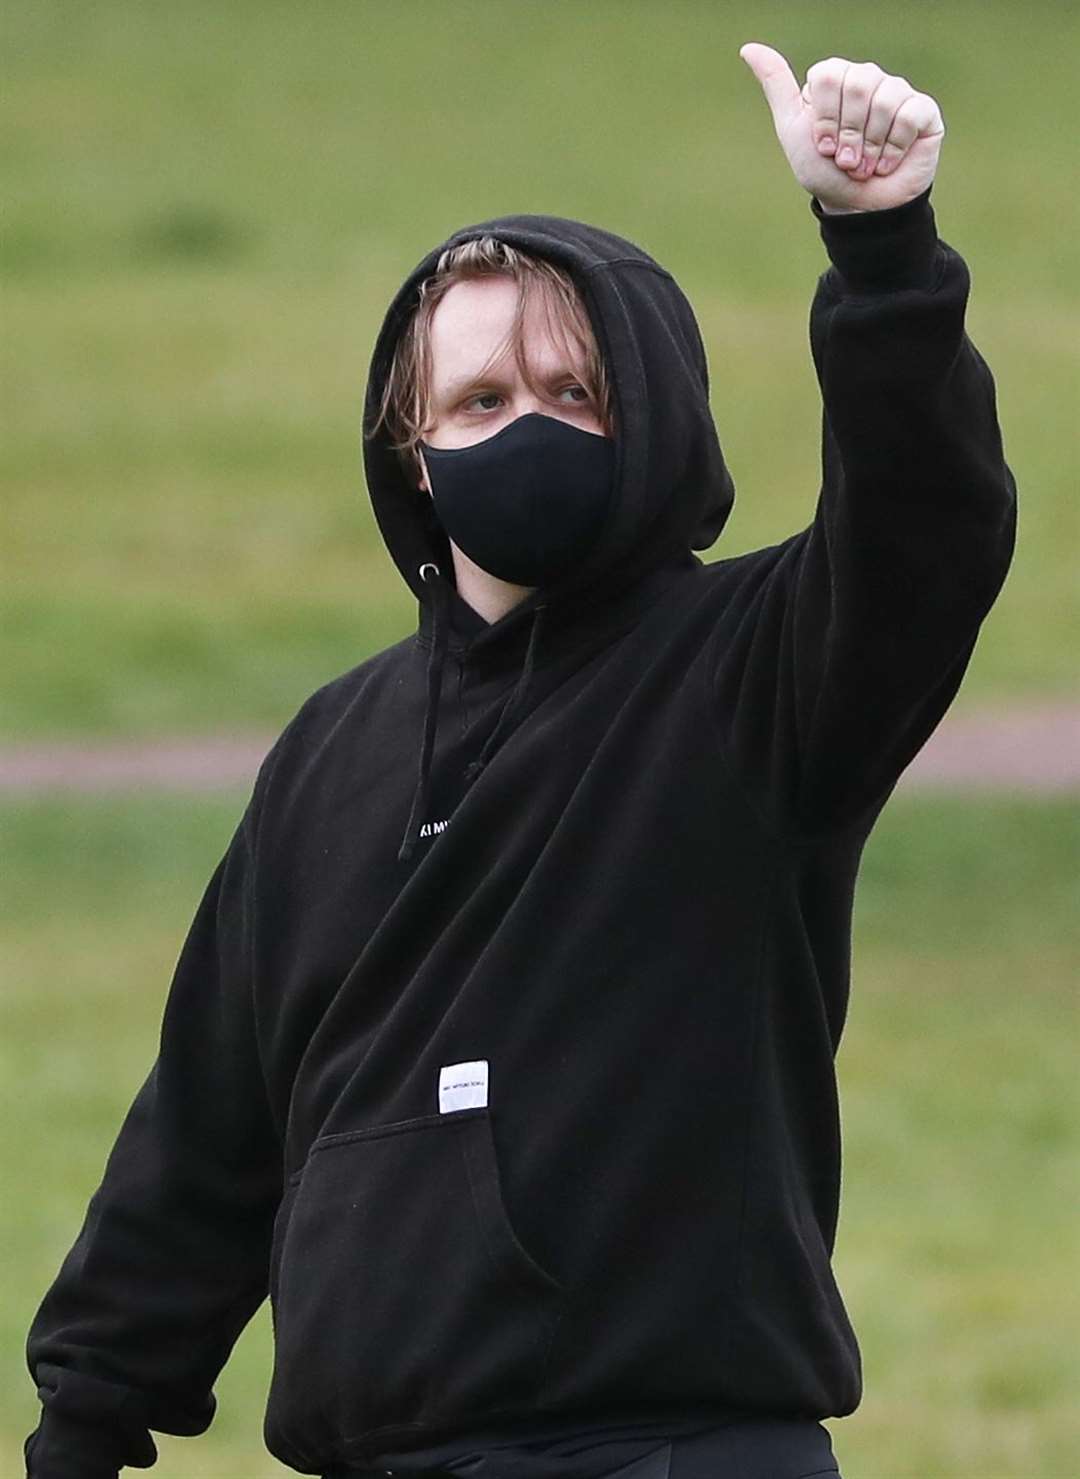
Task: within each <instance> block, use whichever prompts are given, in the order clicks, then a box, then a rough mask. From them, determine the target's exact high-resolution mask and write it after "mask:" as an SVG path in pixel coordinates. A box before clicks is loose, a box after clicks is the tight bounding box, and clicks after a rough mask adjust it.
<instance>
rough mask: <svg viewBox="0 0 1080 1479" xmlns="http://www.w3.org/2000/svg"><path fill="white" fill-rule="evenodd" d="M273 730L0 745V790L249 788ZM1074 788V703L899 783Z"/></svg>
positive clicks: (1001, 713) (952, 725)
mask: <svg viewBox="0 0 1080 1479" xmlns="http://www.w3.org/2000/svg"><path fill="white" fill-rule="evenodd" d="M274 738H275V736H273V735H270V734H248V735H221V736H218V737H213V736H211V737H208V738H205V739H198V738H181V739H169V740H152V741H151V740H148V741H117V740H112V741H105V742H101V743H92V742H89V741H70V742H69V741H65V742H63V743H60V742H55V743H48V744H32V745H7V746H0V792H18V793H39V792H56V791H80V792H109V791H153V790H165V791H189V792H190V791H214V790H218V789H222V788H227V787H247V786H250V785H251V783H252V781H253V780H254V778H255V772H256V771H257V769H258V767H259V763H260V761H261V760H262V758H263V756H264V755H265V754H266V752H267V750H268V749H269V748H270V745H271V744H272V742H273V740H274ZM931 787H936V788H937V789H939V790H949V791H986V790H992V791H1020V792H1036V793H1039V792H1042V793H1054V792H1059V793H1060V792H1067V791H1078V792H1080V703H1076V704H1069V703H1064V702H1062V703H1047V704H1031V705H1027V706H1025V707H1016V708H1012V709H1008V710H973V711H970V712H968V713H963V714H958V715H956V716H955V717H953V718H949V717H946V719H945V720H944V721H943V723H942V724H941V726H940V728H939V729H938V731H937V733H936V734H934V735H933V736H932V737H931V739H930V741H929V743H928V744H927V745H926V746H925V748H924V749H923V751H922V753H921V754H920V755H918V756H917V757H916V759H915V762H914V764H912V765H911V766H910V767H909V769H908V770H907V772H906V773H905V774H904V776H903V777H902V779H901V781H900V789H901V790H904V791H912V790H916V789H920V790H925V789H929V788H931Z"/></svg>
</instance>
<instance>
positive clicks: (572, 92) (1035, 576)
mask: <svg viewBox="0 0 1080 1479" xmlns="http://www.w3.org/2000/svg"><path fill="white" fill-rule="evenodd" d="M3 24H4V27H5V30H6V33H7V47H6V55H7V57H8V66H7V78H6V81H7V93H8V100H7V101H8V106H7V110H6V120H7V121H6V124H5V129H6V137H5V138H4V140H3V145H4V147H3V148H2V149H0V161H2V164H0V170H2V174H0V179H2V182H3V189H4V196H5V200H6V203H7V208H6V219H7V225H6V232H5V236H4V242H3V253H4V261H5V263H6V267H7V286H6V291H5V330H6V333H5V341H6V344H5V350H4V368H5V375H6V381H7V391H6V393H7V403H8V406H9V408H10V413H9V417H8V434H7V436H6V438H5V445H4V450H3V453H2V458H3V461H2V463H0V469H2V473H3V476H4V478H5V482H6V488H7V492H6V495H5V500H4V503H3V509H2V512H0V549H2V550H3V552H4V560H5V564H6V567H7V573H6V578H5V580H4V583H3V595H2V597H0V601H2V605H0V614H2V618H3V620H2V631H3V644H4V645H3V648H2V649H0V665H2V668H3V671H4V672H5V673H6V675H7V676H8V679H9V688H10V692H9V693H7V694H6V695H5V702H4V705H3V713H2V718H0V737H3V736H4V735H6V736H8V737H28V736H32V735H35V734H42V733H59V732H69V733H71V732H79V733H81V732H89V731H92V732H95V733H99V734H104V733H109V732H123V733H125V734H131V733H136V732H141V733H162V732H167V731H172V730H177V729H179V730H187V731H200V730H203V729H205V728H206V727H207V726H220V725H234V724H235V725H239V724H245V723H251V724H258V725H270V726H274V725H277V724H278V723H279V722H283V721H284V719H285V718H287V717H288V716H289V714H291V713H292V712H293V710H294V709H295V707H296V706H297V705H298V704H299V702H300V701H301V700H302V699H303V698H304V697H305V696H306V694H307V693H308V692H310V691H311V689H313V688H314V687H316V686H317V685H318V684H319V683H321V682H322V681H324V680H325V678H326V677H328V676H330V675H331V674H333V673H336V672H340V671H342V670H343V669H345V668H347V667H349V666H351V665H352V664H353V663H354V662H356V661H358V660H360V659H361V658H362V657H364V656H366V655H367V654H368V653H370V652H372V651H374V650H376V649H377V648H378V647H380V646H383V645H385V644H386V642H388V641H389V640H391V639H393V638H395V637H397V636H399V635H400V634H401V633H402V632H403V631H405V630H407V629H408V626H409V624H410V623H411V621H412V620H413V618H414V606H413V602H412V598H411V596H410V595H409V594H408V592H407V591H406V590H405V588H404V585H403V583H402V582H401V581H400V579H399V577H398V576H397V573H396V571H394V570H393V568H392V567H391V565H390V562H389V560H388V558H387V556H386V554H385V551H384V550H383V548H382V545H381V543H380V541H379V539H378V536H377V533H376V531H375V529H374V525H373V521H372V518H371V515H370V510H369V507H368V504H367V499H366V495H365V492H364V488H363V481H362V474H361V468H360V457H359V407H360V399H361V393H362V388H363V383H364V379H365V375H366V367H367V359H368V355H369V353H370V350H371V346H372V343H373V340H374V335H375V332H376V329H377V326H378V323H379V321H380V318H381V315H382V312H383V310H384V308H385V306H386V303H387V301H388V300H389V297H390V295H391V293H392V292H393V290H394V289H395V287H396V286H397V284H398V283H399V282H400V280H401V278H402V277H403V276H404V274H405V272H406V271H407V270H408V268H410V267H411V266H412V264H413V263H414V262H415V261H416V260H417V259H418V258H419V257H420V256H421V255H422V254H423V253H424V252H425V251H426V250H427V249H428V248H429V247H430V246H432V245H434V243H435V242H437V241H439V240H441V239H442V238H443V237H444V236H445V235H447V234H448V232H449V231H450V230H451V229H453V228H454V227H456V226H459V225H463V224H465V223H466V222H468V221H470V220H478V219H483V218H485V217H487V216H490V215H495V214H500V213H503V212H506V211H517V210H536V211H548V212H553V213H557V214H563V215H570V216H579V217H583V218H585V219H588V220H593V221H596V222H598V223H600V224H604V225H608V226H610V227H611V228H613V229H615V230H619V231H622V232H623V233H625V234H627V235H629V236H631V237H632V238H635V239H637V240H640V241H641V243H642V244H643V245H644V246H646V247H647V248H649V249H650V250H652V251H653V252H654V253H655V254H656V255H657V256H658V257H659V258H660V259H661V260H662V261H664V262H665V263H666V264H668V265H669V266H670V267H671V268H672V269H673V270H674V272H675V273H676V276H677V277H678V278H679V280H680V282H681V283H682V285H683V286H684V288H685V289H686V291H687V293H688V294H689V296H690V298H691V301H692V302H693V303H694V304H695V306H696V308H697V310H698V313H699V315H700V318H701V322H702V327H703V331H704V335H705V340H706V343H707V345H708V348H709V353H710V360H711V367H712V377H713V382H714V397H713V398H714V408H715V413H716V417H717V422H718V425H719V428H720V432H721V437H722V440H723V442H724V446H725V450H726V452H727V455H728V459H729V462H730V464H731V467H732V470H733V473H734V476H735V479H736V482H737V484H738V486H739V490H740V498H739V502H738V505H737V508H736V512H735V516H734V518H733V520H732V523H731V525H730V528H729V531H728V532H726V533H725V535H724V537H723V539H722V540H721V541H720V543H719V545H718V546H717V547H716V548H714V550H713V551H712V552H711V555H710V557H712V556H716V555H720V554H725V553H728V554H732V553H737V552H739V551H741V550H744V549H747V548H752V547H755V546H757V545H760V544H763V543H770V542H772V541H774V540H776V539H779V538H783V537H785V536H786V535H788V534H789V533H791V532H793V530H794V529H796V528H798V527H799V526H801V525H802V524H803V523H805V522H806V521H807V519H808V518H809V516H810V514H811V512H812V507H813V502H814V497H815V494H816V490H817V485H818V477H819V468H818V460H817V459H818V447H819V428H818V419H819V414H820V413H819V401H818V393H817V386H816V383H815V380H814V376H813V370H812V366H811V363H810V357H809V350H808V345H807V336H806V317H807V311H808V307H809V302H810V297H811V294H812V291H813V287H814V283H815V280H816V278H817V275H818V273H819V272H820V271H821V270H822V269H823V267H824V266H825V265H826V261H825V257H824V253H823V250H822V247H821V243H820V240H819V238H818V232H817V227H816V224H815V222H814V221H813V218H812V216H811V215H810V211H809V201H808V197H807V196H806V195H805V193H804V192H803V191H802V190H801V188H800V187H799V186H798V185H797V184H796V183H795V181H794V180H793V179H792V177H791V175H790V172H789V170H788V166H787V164H786V162H785V161H784V159H783V156H782V154H781V152H780V149H779V146H778V144H777V142H776V139H775V137H774V135H773V130H772V123H771V119H770V117H769V114H768V110H767V108H766V106H765V103H764V100H763V98H762V97H761V95H760V91H759V89H758V85H757V83H756V82H755V80H754V78H753V77H752V76H751V74H750V73H749V71H748V70H747V68H746V67H745V65H744V64H743V63H742V61H741V60H740V59H739V56H738V47H739V45H740V44H741V43H742V42H743V41H745V40H749V39H761V40H766V41H769V42H771V43H772V44H773V45H775V46H777V47H778V48H779V49H781V50H782V51H784V52H785V53H786V54H787V55H788V56H789V58H790V60H791V61H792V63H793V65H794V66H795V67H796V69H797V70H799V71H805V69H806V67H808V66H809V65H810V64H811V63H812V62H813V61H815V60H817V59H818V58H819V57H821V56H823V55H829V54H830V53H833V52H838V53H839V54H841V55H847V56H852V57H855V58H857V59H862V58H865V57H872V58H874V59H877V60H880V61H881V63H882V64H883V65H885V66H886V67H887V68H888V69H889V70H893V71H898V72H902V73H903V74H904V75H906V76H908V77H909V78H910V79H912V80H913V82H914V83H915V85H916V86H918V87H920V88H922V89H923V90H925V91H929V92H931V93H933V94H934V95H935V96H936V97H938V99H939V101H940V103H941V106H942V110H943V114H944V117H945V121H946V127H947V130H948V132H947V138H946V142H945V147H944V151H943V155H942V163H941V168H940V172H939V176H938V180H937V182H936V184H935V188H934V204H935V207H936V210H937V215H938V223H939V228H940V230H941V233H942V235H943V236H944V237H945V239H946V240H948V241H950V242H951V243H952V244H953V245H955V246H956V247H957V248H958V249H959V250H961V251H962V253H963V254H964V255H965V257H966V259H967V260H968V262H969V265H970V267H971V270H972V277H973V293H972V301H971V306H970V319H969V324H970V330H971V333H972V335H973V337H974V338H975V341H976V343H977V344H978V345H979V347H980V348H981V350H982V351H983V353H984V354H985V355H986V357H987V359H988V360H989V362H990V364H991V366H992V368H993V370H994V372H995V375H996V378H997V383H998V391H999V406H1000V413H1001V419H1002V426H1003V430H1004V434H1005V441H1006V452H1007V455H1008V457H1009V460H1010V462H1011V464H1012V466H1013V470H1014V472H1015V473H1016V476H1017V479H1018V482H1019V484H1020V488H1021V495H1022V499H1023V512H1022V528H1021V542H1020V549H1019V554H1018V557H1017V560H1016V564H1015V566H1014V569H1013V572H1012V574H1011V576H1010V579H1009V583H1008V586H1007V588H1006V590H1005V593H1004V595H1003V596H1002V598H1001V600H1000V602H999V604H998V607H997V608H996V610H995V612H994V613H993V615H992V617H991V619H990V621H989V623H988V624H987V628H986V632H985V634H984V637H983V641H982V646H981V650H980V658H979V661H978V663H977V664H976V665H975V666H974V668H973V670H972V672H971V675H970V678H969V680H968V682H967V684H966V686H965V690H964V696H963V698H962V700H961V702H965V703H966V702H969V701H970V700H972V699H975V698H979V699H998V698H1000V699H1008V698H1012V697H1021V696H1023V695H1027V694H1034V693H1046V692H1051V691H1052V692H1059V693H1060V692H1062V691H1064V690H1065V689H1066V688H1067V687H1068V686H1069V685H1070V684H1071V683H1072V675H1071V664H1070V657H1069V654H1070V652H1072V651H1075V650H1076V646H1077V641H1078V636H1080V633H1078V631H1077V628H1078V626H1080V623H1078V621H1077V615H1078V603H1077V597H1076V591H1075V581H1071V580H1070V574H1071V560H1072V556H1073V554H1074V551H1075V549H1076V548H1077V545H1078V514H1077V500H1076V498H1075V486H1076V481H1077V471H1078V458H1077V455H1076V451H1077V448H1076V438H1075V416H1074V403H1075V394H1076V389H1077V385H1078V383H1080V381H1078V375H1077V369H1078V355H1077V349H1076V346H1077V344H1080V312H1078V308H1077V303H1078V287H1077V284H1078V281H1080V272H1078V270H1077V269H1078V266H1080V253H1078V249H1077V242H1078V241H1080V198H1078V196H1077V192H1076V191H1075V190H1070V189H1066V188H1064V181H1065V180H1066V179H1067V178H1068V177H1069V174H1070V171H1071V169H1072V165H1073V147H1072V130H1071V128H1070V127H1069V126H1068V118H1069V114H1068V113H1067V112H1066V99H1067V98H1070V97H1071V94H1072V88H1073V74H1072V70H1071V67H1070V60H1069V59H1070V57H1071V55H1073V54H1075V50H1076V43H1077V42H1080V15H1078V13H1077V10H1076V8H1075V7H1073V6H1069V5H1065V4H1053V3H1041V4H1040V3H1034V4H1031V5H1026V6H1022V7H1021V6H1018V5H1013V4H1012V3H975V0H967V3H955V0H954V3H943V4H940V5H934V6H929V5H914V6H910V7H908V8H907V9H903V8H893V9H891V10H888V11H886V12H884V13H883V12H882V11H881V9H880V7H878V8H868V7H867V6H865V5H862V4H854V3H835V4H831V5H829V6H828V7H820V6H816V5H804V4H794V3H789V4H769V3H759V4H753V5H751V4H747V3H736V4H731V5H723V6H720V5H716V4H713V3H690V0H678V3H675V4H672V5H667V6H662V7H661V6H654V5H649V4H646V3H644V0H593V3H590V4H589V5H587V6H574V5H570V4H567V3H554V4H550V5H546V6H534V5H527V4H525V3H513V0H511V3H506V4H500V5H491V4H484V3H483V0H462V3H455V4H454V5H439V4H434V3H432V4H421V3H417V0H404V3H379V0H364V3H360V4H349V3H344V0H339V3H323V0H316V3H313V4H308V5H303V6H300V5H295V4H289V3H287V0H257V3H256V0H236V3H233V4H230V5H227V6H222V5H219V4H217V3H216V0H214V3H211V0H184V3H181V4H176V3H172V4H169V5H166V4H164V3H158V0H149V3H135V0H97V3H95V4H94V5H92V6H79V5H76V4H74V3H66V4H58V3H55V0H36V3H33V4H30V3H28V0H22V3H18V0H16V3H15V4H13V5H11V6H9V7H7V8H6V11H5V16H4V22H3ZM1033 98H1037V99H1038V110H1037V111H1038V123H1037V126H1031V125H1029V122H1028V120H1029V117H1030V102H1031V99H1033ZM780 428H782V429H783V431H782V434H778V430H779V429H780Z"/></svg>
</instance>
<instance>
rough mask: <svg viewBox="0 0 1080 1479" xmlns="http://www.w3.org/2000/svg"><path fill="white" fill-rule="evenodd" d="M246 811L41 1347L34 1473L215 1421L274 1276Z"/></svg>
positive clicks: (190, 940)
mask: <svg viewBox="0 0 1080 1479" xmlns="http://www.w3.org/2000/svg"><path fill="white" fill-rule="evenodd" d="M253 848H254V820H253V814H252V808H251V807H249V809H248V812H247V813H246V814H245V816H244V819H243V821H242V822H241V824H240V826H239V827H238V829H237V831H236V833H235V835H234V837H233V839H232V842H231V844H230V846H229V848H228V850H227V851H226V853H225V855H224V857H223V858H222V860H221V862H220V863H219V865H218V867H217V869H216V870H215V873H214V875H213V877H212V879H211V880H210V883H209V885H208V886H207V889H206V891H205V894H204V896H203V899H202V902H201V904H200V905H199V908H198V911H197V913H196V916H195V919H194V921H193V923H192V926H191V929H190V931H189V933H188V937H187V940H186V941H185V944H184V947H183V950H182V952H181V955H180V959H179V961H178V964H177V967H176V972H175V975H174V978H173V982H172V986H171V989H170V992H169V996H168V1001H167V1004H166V1008H165V1013H164V1019H163V1023H162V1029H161V1041H160V1051H159V1054H158V1057H157V1061H156V1062H155V1064H154V1066H153V1068H152V1070H151V1072H150V1074H149V1076H148V1077H147V1079H146V1081H145V1082H144V1084H143V1086H142V1088H141V1089H140V1090H139V1092H138V1094H137V1095H136V1097H135V1100H134V1103H133V1104H132V1105H131V1108H130V1109H129V1111H128V1113H127V1116H126V1118H125V1120H124V1123H123V1125H122V1128H121V1130H120V1132H119V1135H118V1137H117V1140H116V1142H115V1144H114V1146H113V1148H112V1151H111V1152H110V1155H109V1157H108V1161H107V1164H106V1167H105V1173H104V1178H103V1180H102V1182H101V1185H100V1186H99V1187H98V1189H97V1191H96V1192H95V1193H94V1195H93V1197H92V1199H91V1201H90V1204H89V1208H88V1210H87V1213H86V1217H85V1221H84V1223H83V1226H82V1230H81V1231H80V1233H79V1236H78V1238H77V1240H76V1242H75V1244H74V1246H73V1247H72V1249H71V1251H70V1252H69V1253H68V1255H67V1257H66V1258H65V1260H64V1262H63V1265H62V1267H61V1269H60V1271H59V1274H58V1275H57V1278H56V1280H55V1282H54V1283H53V1285H52V1287H51V1288H50V1289H49V1291H48V1293H47V1294H46V1295H45V1298H44V1300H43V1302H42V1304H41V1306H40V1308H39V1310H38V1312H37V1315H36V1316H35V1318H34V1321H33V1325H32V1327H31V1330H30V1335H29V1340H28V1343H27V1359H28V1363H29V1367H30V1372H31V1375H32V1376H33V1377H34V1380H35V1382H36V1383H37V1387H38V1393H39V1396H40V1398H41V1400H42V1402H43V1404H44V1411H43V1414H42V1419H41V1423H40V1426H39V1427H38V1429H37V1430H36V1431H35V1432H34V1433H33V1434H32V1435H31V1436H30V1438H29V1439H28V1440H27V1444H26V1457H27V1472H28V1474H29V1475H31V1476H33V1479H111V1476H114V1475H115V1474H116V1472H117V1470H118V1469H119V1468H120V1467H121V1466H122V1465H125V1464H126V1465H130V1466H132V1467H133V1468H145V1467H148V1466H149V1465H150V1464H152V1463H153V1462H154V1460H155V1458H156V1448H155V1445H154V1442H153V1440H152V1438H151V1436H150V1431H149V1430H150V1429H156V1430H158V1431H160V1432H166V1433H177V1434H191V1433H200V1432H202V1431H203V1430H204V1429H205V1428H206V1427H207V1426H208V1425H209V1423H210V1421H211V1419H212V1417H213V1414H214V1397H213V1393H212V1390H211V1388H212V1384H213V1382H214V1380H215V1378H216V1377H217V1374H218V1372H219V1371H220V1369H221V1367H222V1366H223V1365H224V1363H225V1360H226V1359H227V1357H228V1354H229V1352H230V1350H231V1348H232V1346H233V1343H234V1342H235V1340H236V1338H237V1336H238V1335H239V1333H240V1331H241V1330H242V1329H243V1327H244V1325H245V1324H246V1323H247V1321H248V1320H249V1319H250V1317H251V1315H252V1314H253V1312H254V1311H255V1309H256V1308H257V1307H258V1306H259V1304H260V1303H261V1302H262V1300H263V1298H264V1296H265V1294H266V1288H267V1279H268V1261H269V1248H270V1240H271V1230H272V1225H273V1220H274V1214H275V1210H276V1208H277V1205H278V1203H279V1201H280V1196H281V1148H280V1143H279V1139H278V1135H277V1133H276V1129H275V1126H274V1124H273V1122H272V1116H271V1112H270V1109H269V1105H268V1101H267V1096H266V1089H265V1084H264V1081H263V1076H262V1073H261V1070H260V1064H259V1055H258V1051H257V1045H256V1038H255V1032H254V1025H253V1017H252V1005H251V979H250V977H251V968H250V966H251V951H250V943H249V935H250V929H251V920H252V894H253Z"/></svg>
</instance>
